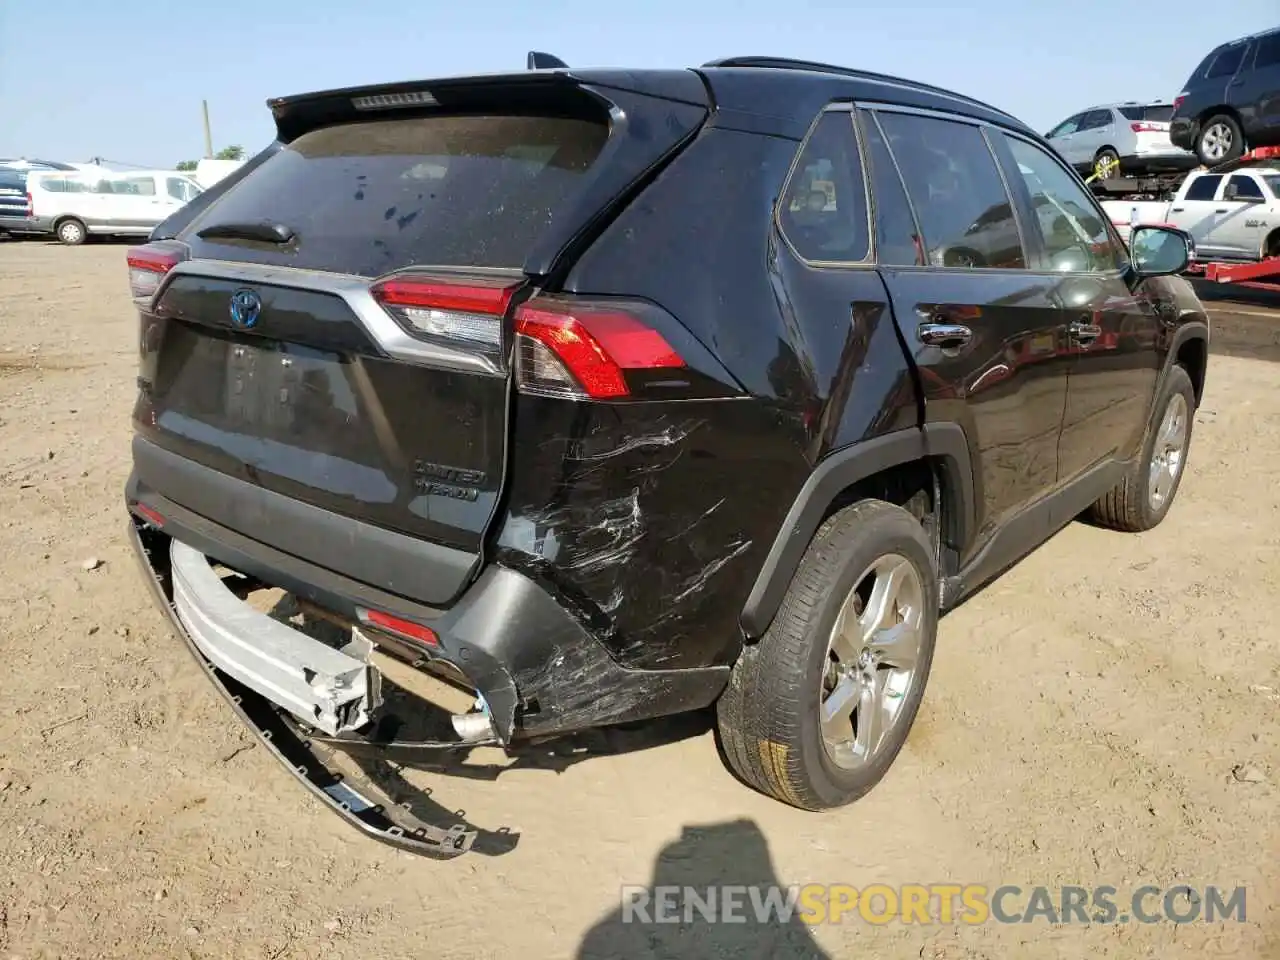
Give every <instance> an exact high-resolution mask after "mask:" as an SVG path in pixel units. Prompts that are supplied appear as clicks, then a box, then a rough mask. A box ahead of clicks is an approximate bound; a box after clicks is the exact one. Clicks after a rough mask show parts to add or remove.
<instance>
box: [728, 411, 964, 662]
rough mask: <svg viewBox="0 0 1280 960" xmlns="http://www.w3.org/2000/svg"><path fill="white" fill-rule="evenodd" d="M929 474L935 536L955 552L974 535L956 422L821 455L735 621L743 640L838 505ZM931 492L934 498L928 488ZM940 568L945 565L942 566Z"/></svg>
mask: <svg viewBox="0 0 1280 960" xmlns="http://www.w3.org/2000/svg"><path fill="white" fill-rule="evenodd" d="M912 477H928V478H929V480H930V486H931V489H929V491H928V492H929V497H930V503H931V509H932V512H933V514H934V515H935V518H936V520H937V531H938V536H939V539H940V542H941V544H942V545H944V546H946V547H947V548H949V549H951V550H955V551H958V550H960V549H962V548H963V547H964V546H965V545H966V544H967V543H968V542H969V538H970V536H971V534H972V526H973V520H972V517H973V510H974V503H975V499H974V479H973V470H972V466H971V462H970V456H969V444H968V438H967V436H966V435H965V432H964V429H963V428H962V427H960V426H959V425H958V424H955V423H930V424H926V425H925V426H924V427H923V428H915V427H912V428H909V429H907V430H898V431H894V432H893V433H888V434H884V435H882V436H879V437H874V438H872V439H870V440H865V441H862V442H860V443H856V444H853V445H851V446H848V447H843V448H841V449H840V450H836V451H834V452H832V453H829V454H827V456H825V457H824V458H823V459H822V460H820V461H819V462H818V464H817V466H815V467H814V469H813V471H812V472H811V473H810V475H809V479H808V480H806V481H805V484H804V486H803V487H802V488H801V490H800V493H799V494H798V495H797V496H796V499H795V500H794V501H793V502H792V504H791V508H790V509H789V510H788V511H787V515H786V518H785V519H784V520H783V523H782V526H781V528H780V529H779V531H778V533H777V535H776V537H775V538H774V542H773V544H772V546H771V547H770V549H769V553H768V555H767V556H766V557H765V561H764V564H763V565H762V567H761V569H760V572H759V573H758V574H757V576H756V580H755V583H754V584H753V585H752V588H751V592H750V594H749V595H748V597H747V602H746V604H745V605H744V607H743V610H742V614H741V617H740V622H741V624H742V629H743V632H744V633H745V634H746V636H747V637H748V638H749V639H754V638H757V637H759V636H761V635H762V634H763V633H764V632H765V630H767V629H768V627H769V624H770V623H771V622H772V620H773V617H774V615H775V614H776V613H777V611H778V607H779V606H780V605H781V603H782V598H783V596H784V595H785V594H786V591H787V587H788V586H789V585H790V583H791V579H792V577H793V576H794V575H795V571H796V569H797V568H798V567H799V566H800V561H801V559H802V558H803V556H804V552H805V550H806V549H808V546H809V543H810V541H812V540H813V536H814V534H815V533H817V531H818V528H819V527H820V526H821V525H822V523H823V522H824V521H825V520H826V519H827V517H829V516H830V515H831V514H832V513H833V512H835V511H836V510H838V509H840V508H842V507H844V506H847V505H848V504H849V503H852V502H854V501H856V500H857V499H861V498H862V495H863V494H865V493H866V492H867V491H869V490H872V491H873V490H876V489H894V488H900V489H906V487H903V485H902V481H903V480H908V484H907V486H908V487H909V486H910V482H909V479H908V478H912ZM935 492H936V494H937V497H936V502H934V500H935V497H934V494H935ZM943 572H945V571H943Z"/></svg>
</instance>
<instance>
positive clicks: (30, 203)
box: [26, 190, 36, 217]
mask: <svg viewBox="0 0 1280 960" xmlns="http://www.w3.org/2000/svg"><path fill="white" fill-rule="evenodd" d="M35 210H36V204H35V201H34V200H33V199H32V198H31V191H30V190H28V191H27V214H26V215H27V216H28V217H33V216H35Z"/></svg>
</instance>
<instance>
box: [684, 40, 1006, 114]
mask: <svg viewBox="0 0 1280 960" xmlns="http://www.w3.org/2000/svg"><path fill="white" fill-rule="evenodd" d="M703 66H704V67H760V68H764V69H769V70H814V71H817V72H819V73H831V74H835V75H837V76H841V77H851V78H853V79H855V80H880V81H883V82H885V83H898V84H901V85H903V86H906V87H915V88H916V89H917V90H927V91H929V92H930V93H938V94H942V95H944V96H948V97H953V98H955V99H956V100H962V101H964V102H965V103H971V104H973V105H974V106H978V107H983V108H985V109H987V110H991V111H993V112H994V113H998V114H1000V116H1002V117H1008V118H1009V119H1010V120H1013V121H1014V122H1015V123H1017V124H1018V125H1019V126H1025V124H1023V122H1022V121H1021V120H1019V119H1018V118H1017V117H1015V116H1014V115H1013V114H1011V113H1009V112H1008V111H1006V110H1001V109H1000V108H999V107H993V106H992V105H991V104H989V103H983V102H982V101H981V100H975V99H974V98H973V97H966V96H965V95H964V94H963V93H956V92H955V91H954V90H947V89H946V88H945V87H935V86H934V85H933V84H931V83H921V82H920V81H919V80H908V79H906V78H905V77H895V76H892V75H890V74H887V73H876V72H875V71H873V70H855V69H853V68H852V67H838V66H835V65H834V64H830V63H818V62H816V61H813V60H793V59H790V58H788V57H723V58H721V59H719V60H710V61H708V62H707V63H704V64H703Z"/></svg>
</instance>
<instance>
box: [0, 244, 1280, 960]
mask: <svg viewBox="0 0 1280 960" xmlns="http://www.w3.org/2000/svg"><path fill="white" fill-rule="evenodd" d="M1211 308H1212V313H1213V316H1214V323H1215V327H1214V330H1213V356H1212V359H1211V361H1210V366H1209V385H1208V391H1207V396H1206V399H1205V403H1204V405H1203V407H1202V409H1201V410H1200V412H1199V414H1198V416H1197V419H1196V425H1195V435H1194V441H1193V444H1192V453H1191V458H1190V469H1189V473H1188V474H1187V476H1186V478H1185V482H1184V483H1183V485H1182V489H1181V492H1180V495H1179V501H1178V503H1177V504H1176V505H1175V507H1174V509H1173V511H1172V513H1171V514H1170V516H1169V518H1168V520H1167V521H1166V522H1165V523H1164V524H1163V525H1162V526H1161V527H1159V528H1158V529H1157V530H1155V531H1152V532H1150V533H1147V534H1144V535H1140V536H1132V535H1123V534H1116V533H1109V532H1105V531H1102V530H1098V529H1093V528H1091V527H1088V526H1085V525H1083V524H1074V525H1072V526H1071V527H1069V528H1068V529H1066V530H1065V531H1063V532H1062V533H1061V534H1060V535H1059V536H1057V537H1055V538H1054V539H1053V540H1052V542H1050V543H1049V544H1047V545H1046V546H1045V547H1043V548H1042V549H1040V550H1039V551H1037V552H1036V553H1035V554H1034V555H1033V556H1031V557H1030V558H1028V559H1027V560H1025V561H1024V562H1023V563H1022V564H1021V565H1019V566H1018V567H1017V568H1015V569H1014V570H1013V571H1011V572H1010V573H1008V574H1007V575H1006V576H1004V577H1003V578H1002V579H1001V580H999V581H997V582H996V583H995V584H993V585H992V586H991V587H990V588H988V589H987V590H986V591H984V592H982V593H981V594H979V595H978V596H977V597H976V598H975V599H973V600H971V601H970V602H969V603H967V604H965V605H964V606H962V607H961V608H960V609H959V610H957V611H955V612H954V613H953V614H951V615H950V616H948V617H947V618H945V620H944V621H943V623H942V627H941V636H940V640H939V646H938V654H937V659H936V661H935V665H934V671H933V676H932V679H931V681H930V685H929V689H928V692H927V694H926V697H925V702H924V707H923V709H922V712H921V715H920V719H919V721H918V722H917V724H916V727H915V730H914V731H913V733H912V735H911V739H910V741H909V742H908V744H907V747H906V749H905V750H904V751H903V753H902V755H901V757H900V758H899V760H898V761H897V764H896V765H895V767H894V768H893V769H892V771H891V772H890V774H889V776H888V777H887V779H886V780H885V781H884V782H883V783H882V784H881V785H880V786H879V787H878V788H877V789H876V790H874V791H873V792H872V793H871V795H869V796H868V797H866V798H865V799H864V800H862V801H861V802H859V803H857V804H856V805H854V806H852V807H850V808H847V809H844V810H842V811H839V812H835V813H829V814H810V813H803V812H800V811H796V810H793V809H790V808H788V807H785V806H782V805H780V804H778V803H775V802H773V801H771V800H768V799H766V798H764V797H762V796H758V795H756V794H753V793H751V792H750V791H748V790H747V789H746V788H745V787H743V786H741V785H739V784H738V783H737V782H736V781H735V780H734V779H733V778H732V777H731V776H730V775H729V774H728V773H727V772H726V771H725V769H724V768H723V767H722V765H721V763H720V760H719V758H718V756H717V752H716V748H715V742H714V738H713V737H712V735H711V733H710V732H709V727H708V725H707V723H706V722H703V721H701V720H699V719H698V718H695V719H694V720H693V721H691V723H690V724H688V725H686V727H691V728H692V729H691V731H690V730H686V732H691V735H688V736H685V737H683V738H677V739H675V740H674V742H667V743H663V744H661V745H658V746H653V747H651V748H648V749H633V750H629V751H626V752H622V753H614V754H611V755H601V756H587V757H585V758H582V757H578V758H575V759H576V761H577V762H574V763H572V764H570V765H567V766H566V767H565V768H564V769H561V770H559V771H557V770H554V769H519V770H514V771H510V772H506V773H504V774H503V775H502V776H500V777H499V778H497V779H496V780H492V781H483V780H459V779H457V778H445V777H434V778H432V779H430V780H429V781H428V785H429V786H430V787H431V788H432V789H433V791H434V792H433V794H432V797H433V799H435V800H437V801H438V802H440V803H442V804H444V805H445V806H447V807H451V808H459V809H463V808H465V811H466V816H467V818H468V819H469V820H470V821H471V822H472V823H474V824H477V825H479V826H481V827H482V828H484V829H485V830H487V831H497V830H500V829H502V828H505V830H506V831H507V833H504V834H499V835H498V836H499V837H500V838H501V839H502V841H503V842H498V843H493V844H489V845H488V846H486V850H485V851H484V852H473V853H471V854H469V855H466V856H464V857H461V858H459V859H457V860H454V861H450V862H433V861H429V860H424V859H421V858H417V857H414V856H411V855H408V854H404V853H399V852H397V851H394V850H391V849H389V848H387V847H384V846H382V845H379V844H376V843H374V842H372V841H369V840H366V839H364V838H362V837H361V836H359V835H358V834H357V833H356V832H354V831H353V830H351V829H349V828H348V827H347V826H345V825H344V824H342V823H341V822H340V821H339V820H338V819H337V818H336V817H334V816H332V815H331V814H330V813H328V812H327V811H325V810H323V809H322V808H321V807H320V805H319V804H318V803H317V802H316V801H314V800H312V799H311V798H309V797H308V796H307V795H306V793H305V792H304V790H303V789H302V788H301V787H300V786H299V785H298V784H297V783H296V782H295V781H294V779H293V778H292V777H291V776H290V775H289V774H288V773H287V772H286V771H285V770H283V769H282V768H281V767H280V766H279V765H278V764H277V763H276V761H274V760H273V759H272V758H271V757H269V756H268V755H267V754H266V752H265V751H264V750H263V749H261V748H259V747H255V746H254V745H253V741H252V740H251V738H250V737H249V735H248V734H247V733H246V732H245V731H244V730H243V729H242V728H241V727H240V726H239V725H238V722H237V721H236V720H235V719H234V717H233V716H232V714H231V712H230V711H229V709H228V708H227V707H226V706H225V704H224V703H223V701H222V700H221V699H220V698H219V697H218V696H217V694H216V693H215V692H214V690H213V689H212V688H211V687H210V685H209V684H208V682H207V681H206V680H205V678H204V677H203V676H202V674H201V673H200V672H199V670H198V669H197V667H196V665H195V664H194V663H193V661H192V660H191V659H190V657H189V655H188V654H187V652H186V650H185V649H184V648H183V647H182V646H181V645H180V643H179V641H178V640H176V639H175V638H174V637H173V636H172V635H171V634H170V632H169V629H168V627H167V625H166V624H165V622H164V621H163V620H162V619H161V616H160V614H159V613H158V612H157V611H156V610H154V609H153V608H152V605H151V601H150V599H149V596H148V593H147V590H146V587H145V585H144V583H143V580H142V578H141V576H140V574H139V571H138V569H137V568H136V566H135V562H134V559H133V557H132V554H131V553H130V550H129V547H128V545H127V543H126V541H125V538H124V536H123V524H124V519H123V507H122V488H123V484H124V481H125V477H126V475H127V472H128V463H129V445H128V440H129V420H128V414H129V410H130V408H131V404H132V402H133V396H134V364H135V360H136V351H135V335H136V334H135V325H134V324H135V320H134V316H133V311H132V308H131V306H130V303H129V300H128V297H127V293H126V278H125V268H124V248H123V247H122V246H121V245H111V244H105V243H99V244H90V245H87V246H84V247H80V248H63V247H58V246H55V245H52V244H47V243H43V242H31V241H27V242H5V243H0V526H2V531H0V547H2V549H0V651H2V652H3V655H4V660H3V662H4V671H3V681H0V682H2V684H3V685H2V687H0V690H2V692H0V960H2V958H10V957H14V958H22V960H31V958H36V957H41V958H53V957H60V958H90V957H121V958H124V957H127V958H144V957H181V958H197V957H200V958H214V957H246V958H304V957H306V958H310V957H325V958H329V957H332V958H344V957H352V958H354V957H361V958H365V957H377V958H387V960H390V958H397V957H437V958H455V957H510V956H525V957H530V958H540V957H575V956H601V957H605V956H616V957H632V956H653V957H676V956H724V957H735V958H736V957H762V958H763V957H784V956H801V957H818V956H830V957H853V956H857V957H862V958H875V957H886V958H887V957H924V958H931V960H978V958H996V957H1015V956H1016V957H1028V958H1050V957H1052V958H1059V957H1060V958H1077V957H1081V956H1086V955H1089V956H1091V955H1105V956H1110V957H1121V958H1129V957H1159V958H1169V957H1175V956H1187V957H1200V956H1232V957H1241V958H1244V957H1262V956H1267V957H1280V803H1277V799H1278V797H1280V790H1278V787H1277V785H1278V784H1280V628H1278V627H1277V622H1278V621H1280V485H1278V484H1277V483H1276V480H1275V478H1276V477H1277V476H1278V475H1280V389H1278V386H1280V376H1278V374H1280V365H1278V364H1280V312H1270V311H1269V310H1268V308H1267V307H1266V306H1265V305H1263V304H1262V303H1260V302H1253V303H1244V304H1242V303H1229V302H1215V303H1213V304H1211ZM91 558H96V559H97V560H98V561H100V565H99V566H98V567H97V568H96V569H93V570H87V569H85V565H86V561H88V560H90V559H91ZM654 739H659V738H658V737H656V736H655V738H654ZM641 742H642V743H643V742H645V741H644V739H643V738H642V739H641ZM1233 771H1234V773H1233ZM771 882H772V883H782V884H792V883H806V882H820V883H829V884H851V885H853V886H855V887H859V888H861V887H864V886H866V885H868V884H872V883H884V884H889V885H891V886H895V885H901V884H909V883H941V882H951V883H959V884H965V883H982V884H987V885H988V886H990V887H995V886H998V885H1000V884H1006V883H1008V884H1018V885H1022V886H1024V887H1028V886H1032V885H1035V884H1045V885H1049V886H1051V887H1054V888H1057V887H1059V886H1061V885H1063V884H1080V885H1083V886H1086V887H1093V886H1095V885H1099V884H1110V885H1112V886H1115V887H1117V888H1119V890H1120V891H1121V897H1123V896H1124V895H1125V892H1126V891H1129V890H1131V889H1133V888H1136V887H1138V886H1140V885H1142V884H1148V883H1149V884H1155V885H1159V886H1161V887H1167V886H1172V885H1175V884H1179V883H1186V884H1190V885H1192V886H1196V887H1201V888H1203V887H1205V886H1207V885H1211V884H1216V885H1218V886H1221V887H1234V886H1237V885H1243V886H1245V887H1246V888H1247V920H1246V922H1244V923H1238V922H1226V923H1221V922H1219V923H1214V924H1205V923H1203V922H1201V923H1192V924H1186V925H1180V926H1179V925H1174V924H1171V923H1168V922H1165V923H1157V924H1151V925H1145V924H1136V923H1130V924H1111V925H1098V924H1095V925H1091V926H1084V925H1080V924H1076V925H1062V926H1051V925H1049V924H1046V923H1044V922H1037V923H1034V924H1012V925H1002V924H997V923H986V924H983V925H977V926H955V925H904V924H901V923H889V924H884V925H873V924H869V923H866V922H864V921H863V920H861V919H859V918H858V917H857V916H856V914H855V915H854V916H852V917H850V918H847V919H846V921H845V922H844V923H843V924H840V925H822V926H817V927H812V928H806V927H802V926H801V925H799V924H798V923H792V924H789V925H782V926H776V927H765V928H758V927H755V926H752V925H748V926H737V925H732V924H722V925H717V926H714V927H711V926H702V927H696V928H693V929H688V928H684V927H681V926H649V927H644V928H640V927H637V926H635V925H624V924H622V923H620V922H619V919H620V917H619V889H620V887H621V886H622V885H624V884H642V885H645V884H654V883H676V884H692V885H706V884H711V883H738V884H752V883H771Z"/></svg>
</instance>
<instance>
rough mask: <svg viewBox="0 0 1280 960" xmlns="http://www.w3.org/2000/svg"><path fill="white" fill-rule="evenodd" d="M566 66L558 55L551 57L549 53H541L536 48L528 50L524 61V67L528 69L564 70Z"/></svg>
mask: <svg viewBox="0 0 1280 960" xmlns="http://www.w3.org/2000/svg"><path fill="white" fill-rule="evenodd" d="M568 66H569V65H568V64H567V63H565V62H564V61H563V60H561V59H560V58H559V57H553V56H552V55H551V54H549V53H542V52H540V51H538V50H530V51H529V56H528V58H527V59H526V61H525V68H526V69H528V70H564V69H567V68H568Z"/></svg>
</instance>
